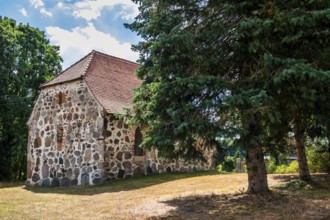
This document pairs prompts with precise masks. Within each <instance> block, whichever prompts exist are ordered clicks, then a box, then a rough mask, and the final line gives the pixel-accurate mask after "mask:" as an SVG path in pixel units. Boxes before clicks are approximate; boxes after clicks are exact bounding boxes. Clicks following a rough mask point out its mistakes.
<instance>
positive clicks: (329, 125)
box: [326, 123, 330, 174]
mask: <svg viewBox="0 0 330 220" xmlns="http://www.w3.org/2000/svg"><path fill="white" fill-rule="evenodd" d="M326 132H327V136H328V155H329V158H328V160H329V161H330V123H328V124H327V129H326ZM327 171H328V174H330V164H329V163H328V167H327Z"/></svg>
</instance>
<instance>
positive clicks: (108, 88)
mask: <svg viewBox="0 0 330 220" xmlns="http://www.w3.org/2000/svg"><path fill="white" fill-rule="evenodd" d="M138 66H139V65H138V64H136V63H133V62H130V61H127V60H124V59H120V58H117V57H113V56H110V55H107V54H103V53H100V52H97V51H93V52H91V53H90V54H88V55H87V56H85V57H84V58H82V59H81V60H80V61H78V62H77V63H75V64H74V65H72V66H71V67H69V68H68V69H66V70H65V71H63V72H62V73H61V74H60V75H58V76H57V77H55V78H54V79H53V80H51V81H49V82H47V83H45V84H43V85H42V87H48V86H52V85H55V84H59V83H63V82H68V81H72V80H75V79H79V78H83V79H84V80H85V82H86V83H87V85H88V86H89V88H90V90H91V92H92V93H93V95H94V96H95V98H96V99H97V100H98V101H99V103H100V104H101V105H102V106H103V108H104V109H105V110H106V111H107V112H108V113H114V114H123V113H124V108H130V107H131V100H132V98H133V96H134V93H133V88H138V87H139V86H140V85H141V80H139V79H138V78H137V77H136V74H135V72H136V69H137V67H138Z"/></svg>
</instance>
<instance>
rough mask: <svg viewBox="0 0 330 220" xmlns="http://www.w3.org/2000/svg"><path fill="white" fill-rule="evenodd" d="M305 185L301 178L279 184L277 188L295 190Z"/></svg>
mask: <svg viewBox="0 0 330 220" xmlns="http://www.w3.org/2000/svg"><path fill="white" fill-rule="evenodd" d="M305 186H307V183H306V182H305V181H302V180H290V181H289V182H287V183H285V184H283V185H282V186H279V187H278V188H279V189H281V190H289V191H296V190H299V189H303V188H304V187H305Z"/></svg>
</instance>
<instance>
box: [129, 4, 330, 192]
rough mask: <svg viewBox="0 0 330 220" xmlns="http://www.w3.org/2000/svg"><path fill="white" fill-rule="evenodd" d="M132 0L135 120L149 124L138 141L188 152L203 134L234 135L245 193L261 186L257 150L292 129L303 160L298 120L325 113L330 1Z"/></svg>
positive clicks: (166, 151) (193, 153)
mask: <svg viewBox="0 0 330 220" xmlns="http://www.w3.org/2000/svg"><path fill="white" fill-rule="evenodd" d="M134 2H136V3H137V4H139V10H140V14H139V15H138V16H137V17H136V19H135V22H133V23H132V24H129V25H127V27H128V28H130V29H131V30H133V31H136V32H137V33H138V34H139V35H140V36H141V37H142V38H143V40H142V41H141V42H139V43H138V44H137V45H134V46H133V49H135V50H136V51H139V52H140V59H139V63H140V64H141V67H140V68H139V70H138V76H139V77H140V78H141V79H143V80H144V83H143V84H142V86H141V88H139V89H137V90H136V96H135V98H134V101H133V102H134V106H135V108H134V111H135V115H134V117H133V122H135V123H139V124H142V126H144V127H145V128H147V129H146V130H145V136H146V138H145V141H144V146H146V147H156V148H158V150H159V151H160V154H161V155H163V156H167V157H183V158H194V157H199V156H201V155H202V150H203V149H202V148H201V147H198V146H197V143H198V142H200V140H203V141H204V143H205V144H202V146H207V145H208V144H209V145H210V144H212V143H213V142H214V141H215V140H216V139H217V138H231V139H234V140H235V143H236V145H237V146H239V145H240V146H242V147H243V148H244V149H245V151H246V154H247V170H248V176H249V189H248V191H249V192H251V193H254V192H266V191H268V186H267V179H266V170H265V165H264V161H263V151H262V149H261V147H266V146H268V145H269V143H270V142H273V143H274V142H275V143H276V142H279V141H282V139H283V138H284V137H285V136H287V134H288V133H289V132H294V133H295V137H296V141H297V143H299V144H297V146H299V148H298V156H299V160H300V161H302V163H301V164H302V166H300V169H301V170H303V169H305V168H306V167H307V163H306V161H303V160H304V157H305V155H304V142H303V141H304V140H303V138H304V135H305V130H304V128H305V125H306V124H307V123H309V122H310V119H311V118H312V117H313V115H315V114H316V112H317V114H318V117H320V116H323V117H328V116H329V112H327V111H325V107H324V106H325V105H326V103H325V102H324V101H322V100H328V98H329V93H328V91H329V85H330V84H329V79H330V72H329V70H330V68H329V50H330V46H329V34H330V25H329V24H330V2H329V1H326V0H323V1H322V0H321V1H299V0H288V1H279V0H278V1H246V0H241V1H213V0H208V1H205V0H189V1H174V0H169V1H163V0H150V1H140V0H135V1H134ZM327 105H328V104H327ZM316 110H318V111H316ZM305 158H306V157H305ZM301 175H303V176H305V177H306V178H308V175H309V171H308V167H307V170H304V171H303V173H301Z"/></svg>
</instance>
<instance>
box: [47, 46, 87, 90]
mask: <svg viewBox="0 0 330 220" xmlns="http://www.w3.org/2000/svg"><path fill="white" fill-rule="evenodd" d="M92 53H93V51H92V52H90V53H88V54H87V55H85V56H84V57H83V58H81V59H80V60H78V61H76V62H75V63H73V64H72V65H71V66H69V67H67V68H66V69H65V70H63V71H62V72H60V74H58V75H57V76H55V77H54V78H52V79H51V80H48V81H47V82H44V83H42V84H41V85H40V87H43V86H44V85H45V84H48V83H49V82H51V81H53V80H55V79H56V78H58V77H59V76H61V75H63V74H64V73H65V72H66V71H68V70H69V69H71V68H72V67H73V66H75V65H77V64H78V63H79V62H81V61H83V60H84V59H86V58H87V57H88V56H89V55H91V54H92ZM92 58H93V56H91V59H90V60H89V61H88V63H87V65H86V67H85V71H84V72H83V73H82V74H81V76H83V75H85V73H86V71H87V69H88V66H89V64H90V62H91V60H92Z"/></svg>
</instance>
